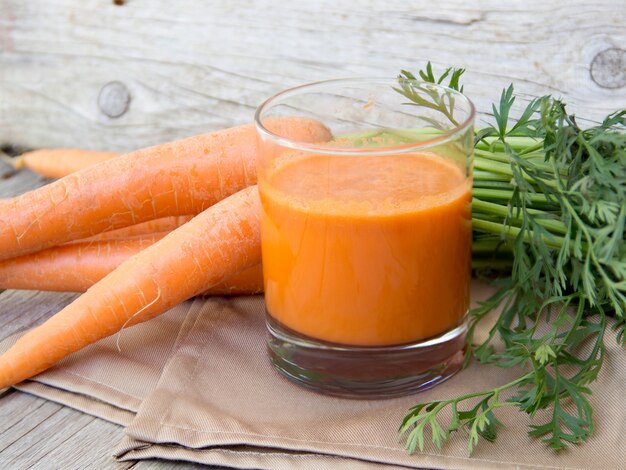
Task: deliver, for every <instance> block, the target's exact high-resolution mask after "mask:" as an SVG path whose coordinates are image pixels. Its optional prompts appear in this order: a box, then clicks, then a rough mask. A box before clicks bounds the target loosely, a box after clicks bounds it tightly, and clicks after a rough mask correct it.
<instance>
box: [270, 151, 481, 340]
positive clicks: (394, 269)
mask: <svg viewBox="0 0 626 470" xmlns="http://www.w3.org/2000/svg"><path fill="white" fill-rule="evenodd" d="M259 190H260V195H261V201H262V207H263V214H262V225H261V227H262V250H263V269H264V273H263V274H264V282H265V302H266V307H267V310H268V313H269V315H270V316H271V317H272V319H273V320H274V321H275V322H277V323H278V324H279V325H281V326H283V327H285V328H287V329H289V330H291V331H293V332H296V333H298V334H300V335H303V336H306V337H308V338H312V339H314V340H318V341H324V342H330V343H337V344H342V345H352V346H387V345H401V344H406V343H412V342H416V341H422V340H425V339H428V338H432V337H436V336H437V335H441V334H443V333H445V332H447V331H449V330H451V329H453V328H455V327H456V326H458V325H459V324H461V323H462V321H463V318H464V316H465V315H466V313H467V309H468V305H469V282H470V263H471V261H470V256H471V214H470V201H471V182H470V179H469V178H468V177H467V176H466V175H465V173H464V171H462V170H461V169H460V168H459V167H458V166H457V165H455V164H454V163H452V162H451V161H449V160H447V159H445V158H443V157H441V156H440V155H438V154H436V153H429V152H427V151H422V152H416V153H403V154H392V155H379V156H375V157H369V156H350V155H332V154H328V155H326V154H319V153H318V154H312V153H306V152H305V151H301V152H300V153H291V154H290V155H285V156H284V157H281V158H277V159H276V160H275V161H274V164H273V165H271V167H269V168H266V169H265V175H264V178H263V179H262V180H261V181H260V182H259Z"/></svg>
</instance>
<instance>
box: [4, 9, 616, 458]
mask: <svg viewBox="0 0 626 470" xmlns="http://www.w3.org/2000/svg"><path fill="white" fill-rule="evenodd" d="M117 3H123V5H121V6H118V5H115V4H114V2H112V1H110V0H106V1H105V0H101V1H91V2H82V1H78V0H54V1H50V0H29V1H28V2H23V1H20V0H0V147H7V148H12V149H16V148H36V147H51V146H78V147H85V148H97V149H110V150H129V149H134V148H139V147H143V146H147V145H151V144H154V143H157V142H163V141H167V140H171V139H174V138H179V137H183V136H186V135H191V134H194V133H199V132H206V131H209V130H213V129H217V128H221V127H226V126H230V125H234V124H240V123H242V122H247V121H250V120H251V118H252V114H253V111H254V108H255V107H256V106H257V105H258V104H259V103H260V102H261V101H262V100H263V99H264V98H265V97H267V96H269V95H270V94H272V93H274V92H276V91H278V90H280V89H282V88H284V87H286V86H290V85H294V84H298V83H302V82H307V81H311V80H318V79H324V78H333V77H340V76H367V75H376V76H381V75H387V76H393V75H396V74H397V73H398V71H399V70H400V69H402V68H405V69H410V70H413V71H415V70H416V69H417V68H418V67H420V66H422V65H423V64H424V63H425V61H426V60H429V59H430V60H432V61H434V63H435V64H436V65H439V66H450V65H453V66H462V67H466V68H467V74H466V76H465V83H466V93H467V94H468V95H469V96H470V97H471V98H472V99H473V100H474V101H475V102H476V103H477V106H478V108H479V109H483V110H488V109H489V107H488V105H489V103H491V102H493V101H495V100H497V99H498V97H499V93H500V90H501V88H502V87H503V86H506V85H507V84H508V83H509V82H511V81H513V82H515V84H516V86H517V88H518V90H520V91H522V92H524V93H528V94H530V95H538V94H544V93H552V94H554V95H559V96H563V97H564V98H565V100H566V101H567V102H568V103H571V105H572V109H573V110H574V111H576V112H577V114H579V115H582V116H585V117H589V118H591V119H599V118H601V117H602V116H603V115H604V114H606V113H608V112H610V111H614V110H616V109H623V108H625V107H626V51H625V50H624V49H625V48H626V28H625V27H624V25H626V8H624V2H623V1H615V0H598V1H595V2H592V3H590V2H588V1H586V0H558V1H551V2H547V1H545V0H523V1H511V2H501V1H499V0H485V1H463V2H461V1H452V0H443V1H440V2H437V5H436V6H433V2H430V1H425V0H421V1H406V0H389V1H373V0H358V1H356V0H355V1H354V2H343V3H342V2H337V1H330V0H324V1H308V2H293V1H287V0H280V1H273V2H272V1H261V0H255V1H243V0H231V1H229V0H222V1H212V2H202V1H199V0H196V1H192V0H184V1H179V2H166V1H164V0H153V1H151V2H140V1H137V0H127V1H126V2H117ZM342 5H343V6H342ZM348 5H349V6H348ZM505 5H506V6H505ZM42 184H45V181H44V180H42V179H41V178H39V177H38V176H36V175H34V174H33V173H30V172H28V171H22V172H19V173H13V172H11V171H10V168H9V167H8V166H2V164H1V163H0V197H9V196H13V195H17V194H20V193H22V192H24V191H27V190H29V189H33V188H35V187H37V186H40V185H42ZM74 297H75V295H74V294H65V293H43V292H23V291H4V292H0V340H2V339H4V338H6V337H8V336H10V335H11V334H13V333H15V332H20V331H24V330H26V329H27V328H29V327H31V326H33V325H36V324H38V323H40V322H42V321H43V320H44V319H45V318H47V317H49V316H50V315H52V314H53V313H55V312H56V311H58V310H59V309H60V308H61V307H62V306H63V305H65V304H67V303H68V302H69V301H71V300H72V299H73V298H74ZM122 434H123V428H122V427H120V426H117V425H114V424H111V423H108V422H105V421H103V420H101V419H98V418H94V417H92V416H89V415H86V414H83V413H81V412H78V411H75V410H72V409H70V408H67V407H64V406H61V405H58V404H56V403H53V402H50V401H46V400H43V399H40V398H36V397H33V396H31V395H28V394H24V393H21V392H17V391H13V390H9V391H6V392H3V393H2V395H1V396H0V468H2V469H5V468H7V469H21V468H31V467H34V468H41V469H50V468H63V469H73V468H98V469H101V468H104V469H107V468H131V467H136V468H140V469H148V468H159V469H165V468H176V469H184V468H194V467H196V466H194V465H190V464H186V463H169V462H148V461H146V462H139V463H132V462H131V463H123V464H118V463H115V462H114V461H113V459H112V458H111V454H112V452H113V449H114V447H115V446H116V444H117V443H118V442H119V440H120V439H121V437H122Z"/></svg>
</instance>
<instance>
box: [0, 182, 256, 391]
mask: <svg viewBox="0 0 626 470" xmlns="http://www.w3.org/2000/svg"><path fill="white" fill-rule="evenodd" d="M260 214H261V208H260V201H259V197H258V192H257V188H256V186H252V187H249V188H246V189H244V190H242V191H240V192H239V193H237V194H234V195H232V196H230V197H229V198H227V199H225V200H224V201H221V202H219V203H218V204H216V205H215V206H213V207H211V208H209V209H207V210H206V211H205V212H203V213H202V214H200V215H198V216H197V217H195V218H194V219H193V220H191V221H190V222H188V223H187V224H185V225H183V226H181V227H180V228H178V229H176V230H174V231H173V232H171V233H170V234H168V235H167V236H166V237H165V238H163V239H162V240H160V241H158V242H157V243H155V244H154V245H152V246H150V247H148V248H146V249H145V250H143V251H142V252H140V253H139V254H137V255H135V256H133V257H132V258H130V259H128V260H127V261H125V262H124V263H122V264H121V265H120V266H119V267H118V268H117V269H115V270H114V271H113V272H111V273H110V274H109V275H107V276H106V277H105V278H104V279H102V280H101V281H100V282H98V283H96V284H95V285H94V286H93V287H91V288H90V289H89V290H88V291H87V292H85V293H84V294H83V295H82V296H80V297H79V298H78V299H76V300H75V301H74V302H72V303H71V304H69V305H68V306H67V307H65V308H64V309H63V310H61V311H60V312H59V313H58V314H56V315H54V316H53V317H52V318H50V319H49V320H48V321H46V322H45V323H43V324H42V325H41V326H39V327H37V328H34V329H33V330H31V331H29V332H28V333H26V334H25V335H24V336H22V337H21V338H20V339H19V340H18V341H17V342H16V343H15V345H14V346H13V347H12V348H10V349H9V350H8V351H7V352H6V353H5V354H3V355H2V356H0V388H4V387H8V386H11V385H14V384H16V383H18V382H21V381H23V380H25V379H27V378H30V377H32V376H34V375H36V374H38V373H40V372H42V371H44V370H46V369H48V368H49V367H51V366H52V365H54V364H55V363H56V362H58V361H60V360H61V359H63V358H64V357H66V356H68V355H70V354H71V353H73V352H76V351H78V350H80V349H82V348H84V347H85V346H87V345H89V344H91V343H94V342H95V341H97V340H99V339H102V338H105V337H107V336H110V335H112V334H114V333H116V332H118V331H120V330H121V329H122V328H124V327H125V326H128V325H131V324H136V323H140V322H143V321H146V320H149V319H151V318H153V317H155V316H157V315H159V314H161V313H163V312H165V311H167V310H168V309H170V308H171V307H173V306H174V305H176V304H178V303H180V302H182V301H184V300H186V299H188V298H190V297H193V296H194V295H197V294H199V293H200V292H202V291H204V290H206V289H208V288H209V287H211V286H213V285H215V284H217V283H219V282H221V281H223V280H224V279H226V278H228V277H229V276H232V275H235V274H237V273H239V272H241V271H243V270H245V269H247V268H250V267H252V266H255V265H257V264H259V263H260V262H261V234H260Z"/></svg>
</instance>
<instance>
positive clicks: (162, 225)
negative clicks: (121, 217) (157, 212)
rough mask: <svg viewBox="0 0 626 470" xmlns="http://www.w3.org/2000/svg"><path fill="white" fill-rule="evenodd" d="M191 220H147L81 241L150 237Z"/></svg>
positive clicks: (180, 218)
mask: <svg viewBox="0 0 626 470" xmlns="http://www.w3.org/2000/svg"><path fill="white" fill-rule="evenodd" d="M192 218H193V216H192V215H180V216H172V217H163V218H161V219H154V220H148V221H147V222H142V223H140V224H135V225H129V226H128V227H123V228H118V229H116V230H111V231H109V232H102V233H99V234H98V235H94V236H93V237H89V238H86V239H84V240H83V241H91V240H94V241H99V240H121V239H127V238H131V237H137V236H143V235H151V234H153V233H163V232H171V231H172V230H174V229H175V228H178V227H180V226H181V225H183V224H184V223H186V222H189V221H190V220H191V219H192Z"/></svg>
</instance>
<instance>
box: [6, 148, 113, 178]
mask: <svg viewBox="0 0 626 470" xmlns="http://www.w3.org/2000/svg"><path fill="white" fill-rule="evenodd" d="M119 155H120V154H119V153H118V152H101V151H96V150H83V149H74V148H58V149H39V150H33V151H32V152H26V153H23V154H22V155H20V156H19V157H17V158H15V159H14V163H13V166H14V167H15V168H16V169H19V168H28V169H29V170H32V171H34V172H35V173H38V174H40V175H41V176H45V177H46V178H62V177H63V176H67V175H69V174H71V173H74V172H75V171H78V170H82V169H83V168H86V167H88V166H91V165H95V164H96V163H100V162H103V161H105V160H110V159H111V158H114V157H117V156H119Z"/></svg>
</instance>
